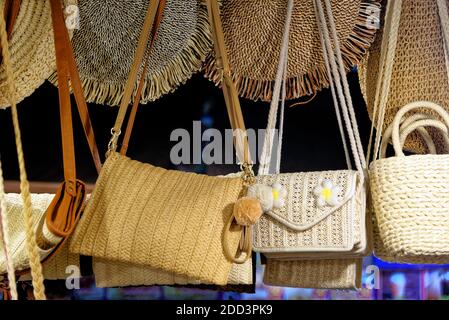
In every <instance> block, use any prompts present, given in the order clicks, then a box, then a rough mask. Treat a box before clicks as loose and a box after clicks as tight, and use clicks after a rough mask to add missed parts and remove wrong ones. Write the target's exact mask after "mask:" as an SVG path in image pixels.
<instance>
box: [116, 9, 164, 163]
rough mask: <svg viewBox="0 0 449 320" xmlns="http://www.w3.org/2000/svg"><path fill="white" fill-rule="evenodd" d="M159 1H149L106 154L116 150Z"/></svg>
mask: <svg viewBox="0 0 449 320" xmlns="http://www.w3.org/2000/svg"><path fill="white" fill-rule="evenodd" d="M160 2H161V1H160V0H154V1H150V4H149V6H148V11H147V14H146V16H145V20H144V23H143V27H142V31H141V34H140V37H139V42H138V45H137V49H136V53H135V55H134V62H133V64H132V65H131V70H130V72H129V75H128V80H127V82H126V86H125V90H124V92H123V98H122V101H121V103H120V109H119V111H118V115H117V118H116V120H115V124H114V127H113V128H112V130H111V131H112V139H111V141H110V142H109V146H108V154H109V153H110V152H113V151H115V150H116V149H117V140H118V137H119V136H120V134H121V129H122V125H123V121H124V119H125V116H126V111H127V109H128V105H129V102H130V101H131V96H132V94H133V91H134V85H135V83H136V79H137V75H138V72H139V69H140V66H141V63H142V60H143V56H144V54H145V50H146V48H147V44H148V38H149V37H150V33H151V30H152V27H153V24H154V21H155V18H156V14H157V10H158V7H159V5H160Z"/></svg>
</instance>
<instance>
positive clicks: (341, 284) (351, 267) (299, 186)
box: [254, 0, 370, 289]
mask: <svg viewBox="0 0 449 320" xmlns="http://www.w3.org/2000/svg"><path fill="white" fill-rule="evenodd" d="M293 5H294V4H293V0H291V1H289V2H288V7H287V19H286V23H285V30H284V39H283V42H282V46H281V55H280V59H279V66H278V72H277V76H276V82H275V86H274V91H273V100H272V102H271V107H270V113H269V121H268V126H267V133H268V134H267V135H266V137H265V141H264V146H263V150H262V157H261V165H260V167H259V172H258V174H259V175H258V176H257V177H256V181H257V182H258V183H260V184H265V185H273V184H274V183H278V184H279V185H280V186H282V187H284V189H285V190H286V197H285V199H284V206H283V207H281V208H277V209H274V210H270V211H269V212H267V213H266V214H265V215H264V216H263V217H262V218H261V219H260V220H259V223H258V224H257V225H256V226H255V231H254V245H255V247H257V246H258V247H259V251H261V252H263V255H264V257H265V258H266V259H265V260H266V263H265V270H264V279H263V281H264V283H265V284H267V285H272V286H286V287H301V288H330V289H355V288H359V287H361V266H362V259H361V258H346V259H345V258H344V256H345V255H349V256H350V255H354V256H357V257H361V256H363V255H364V254H365V253H367V252H369V251H370V249H369V248H370V244H367V243H366V238H367V235H366V234H365V233H366V232H365V224H366V222H365V220H367V219H365V217H364V212H365V196H364V188H363V187H362V185H363V184H362V185H360V186H357V181H360V180H359V179H361V178H363V174H359V173H357V172H356V171H351V170H346V171H344V170H342V171H328V172H322V173H320V172H306V173H293V174H290V173H284V174H280V173H279V171H280V160H281V148H282V136H283V132H282V129H283V119H284V108H285V94H286V90H285V81H286V77H285V70H286V65H287V63H288V57H287V54H286V52H287V48H288V38H289V26H290V21H291V20H290V19H291V12H292V9H293ZM314 5H317V7H316V8H317V9H319V10H321V12H322V13H323V15H324V12H323V9H322V7H321V3H319V2H318V3H314ZM329 7H330V6H329V4H326V8H329ZM327 10H328V12H329V13H330V15H329V16H330V17H332V14H331V11H330V9H327ZM321 18H323V19H324V17H323V16H321ZM323 19H320V20H318V25H320V26H321V25H322V24H323V21H325V20H323ZM329 19H330V18H329ZM320 21H321V22H320ZM330 21H332V20H330ZM326 28H327V27H326ZM322 30H323V31H325V29H322ZM326 30H327V29H326ZM326 35H327V37H328V36H329V35H328V34H327V33H325V32H324V35H323V36H326ZM334 39H335V38H334ZM323 48H324V49H323V50H325V49H326V47H325V44H324V42H323ZM327 48H330V47H329V46H328V47H327ZM326 52H327V51H324V53H325V57H326V61H329V58H330V57H329V56H328V55H327V53H326ZM331 59H333V54H332V58H331ZM332 71H333V72H334V74H333V75H331V74H330V77H329V78H331V79H332V78H333V77H335V76H338V71H337V70H336V69H335V68H333V69H332ZM329 72H331V71H330V70H329ZM282 82H283V88H282V89H283V90H282V99H281V101H282V103H281V110H280V116H279V117H280V125H279V145H278V149H277V154H276V160H277V161H276V163H275V166H274V167H275V168H274V174H272V175H269V173H270V167H272V166H271V165H270V164H271V160H272V153H273V150H272V149H273V136H272V135H271V134H269V133H271V132H273V129H274V128H275V127H276V115H277V113H278V101H279V97H280V94H281V83H282ZM339 89H341V88H339ZM331 90H332V92H333V94H335V93H336V92H335V88H334V83H333V82H331ZM343 98H345V97H343ZM334 99H335V101H338V100H336V96H335V95H334ZM342 101H345V100H342ZM335 106H336V108H337V107H338V105H337V104H335ZM342 109H343V116H345V117H346V118H345V119H346V120H347V122H346V123H348V124H349V125H350V126H353V125H354V124H355V122H353V121H351V120H349V117H350V115H349V114H348V110H347V109H346V108H342ZM349 110H351V108H350V109H349ZM336 113H337V115H338V117H337V120H338V122H339V126H340V129H341V133H342V138H343V144H344V145H345V152H346V158H347V160H348V166H349V167H351V163H350V160H349V151H348V150H347V148H346V144H345V139H344V133H343V127H342V126H343V124H342V122H341V119H340V111H339V109H338V108H337V109H336ZM355 128H356V127H355ZM355 130H356V129H355ZM350 140H352V142H353V143H358V142H356V140H357V138H355V137H353V138H351V139H350ZM357 157H359V158H360V159H363V157H362V156H361V153H360V152H358V151H357V153H356V154H355V158H357ZM359 166H363V164H360V165H359ZM324 178H328V180H329V181H331V180H330V179H329V178H331V179H332V180H334V183H335V182H337V183H338V184H339V185H344V186H347V188H346V190H344V189H342V190H340V191H339V192H340V193H342V194H340V195H339V198H338V200H339V201H340V202H341V203H343V207H341V208H337V207H334V209H332V207H329V208H326V209H327V210H322V209H321V210H320V209H319V208H317V207H316V203H317V198H316V195H315V193H314V189H315V187H316V183H317V182H319V181H322V179H324ZM351 179H352V180H351ZM356 186H357V188H356ZM278 188H279V187H278ZM356 190H359V191H358V192H359V193H358V194H357V193H356ZM345 194H346V195H347V196H346V197H345V196H342V195H345ZM344 198H347V201H348V203H347V204H344V201H342V200H344ZM344 206H346V207H344ZM342 217H344V218H343V219H342ZM345 218H346V219H347V220H345ZM368 226H369V224H368ZM327 232H331V233H327ZM345 232H349V233H352V236H353V238H352V241H351V240H350V243H351V244H349V243H347V245H346V250H347V252H343V250H342V249H343V247H344V245H343V246H342V245H341V246H340V249H339V248H338V247H337V246H334V248H333V250H339V251H340V252H339V253H337V251H336V252H325V251H324V250H322V249H325V248H324V246H323V247H322V248H319V246H317V245H315V246H314V243H313V239H323V238H327V239H337V238H339V237H340V235H341V236H342V237H341V238H340V239H346V240H348V239H351V238H350V236H349V237H348V235H349V234H347V235H346V236H345V235H344V233H345ZM329 234H332V236H329ZM320 235H322V236H323V238H320ZM335 235H336V236H335ZM346 240H343V241H346ZM331 241H332V240H331ZM295 243H296V246H295V245H294V246H291V244H295ZM322 243H323V244H324V245H328V246H329V244H330V246H332V245H333V243H331V242H330V241H328V242H327V243H324V242H322ZM265 245H267V246H266V247H265ZM330 246H329V247H330ZM256 250H257V249H256ZM300 251H302V252H300ZM320 251H321V252H320ZM350 251H352V252H351V253H350ZM348 253H350V254H348Z"/></svg>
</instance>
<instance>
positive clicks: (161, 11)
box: [120, 0, 166, 155]
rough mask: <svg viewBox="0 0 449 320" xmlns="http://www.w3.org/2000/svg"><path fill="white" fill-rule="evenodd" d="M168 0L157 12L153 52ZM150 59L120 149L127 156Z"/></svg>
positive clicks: (161, 3)
mask: <svg viewBox="0 0 449 320" xmlns="http://www.w3.org/2000/svg"><path fill="white" fill-rule="evenodd" d="M165 3H166V0H161V1H160V4H159V6H158V8H157V12H156V20H155V21H154V25H153V29H152V31H151V41H150V45H149V49H150V50H151V49H152V48H153V46H154V43H155V41H156V37H157V31H158V30H159V26H160V24H161V21H162V16H163V14H164V8H165ZM148 59H149V57H148V58H147V59H146V61H145V66H144V67H143V70H142V74H141V76H140V81H139V86H138V87H137V92H136V95H135V97H134V102H133V106H132V108H131V112H130V114H129V118H128V124H127V125H126V131H125V135H124V137H123V141H122V148H121V149H120V153H121V154H123V155H125V154H126V152H127V151H128V145H129V139H130V138H131V133H132V131H133V127H134V120H135V119H136V114H137V109H138V107H139V103H140V98H141V97H142V90H143V85H144V84H145V75H146V74H147V69H148V62H149V60H148Z"/></svg>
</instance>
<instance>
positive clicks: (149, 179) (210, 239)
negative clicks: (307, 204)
mask: <svg viewBox="0 0 449 320" xmlns="http://www.w3.org/2000/svg"><path fill="white" fill-rule="evenodd" d="M242 188H243V181H242V179H241V178H219V177H210V176H205V175H198V174H194V173H186V172H179V171H174V170H166V169H163V168H158V167H154V166H151V165H149V164H144V163H140V162H138V161H134V160H131V159H129V158H127V157H126V156H122V155H120V154H118V153H112V154H111V155H110V156H109V157H108V159H107V160H106V162H105V164H104V166H103V169H102V171H101V174H100V177H99V179H98V181H97V185H96V188H95V190H94V192H93V193H92V196H91V198H90V200H89V202H88V204H87V206H86V209H85V212H84V215H83V217H82V218H81V220H80V222H79V225H78V227H77V229H76V231H75V233H74V237H73V241H72V243H71V251H73V252H75V253H79V254H82V255H87V256H93V257H95V258H102V259H108V260H113V261H121V262H125V263H132V264H136V265H142V266H148V267H152V268H157V269H161V270H163V271H166V272H171V273H175V274H177V275H180V276H183V277H189V278H194V279H198V280H199V281H202V282H203V283H207V284H209V283H211V284H217V285H225V284H226V283H227V280H228V275H229V272H230V270H231V267H232V262H231V261H230V260H228V259H227V258H226V257H225V255H224V253H223V245H222V236H223V233H224V228H225V222H226V221H228V220H229V218H230V217H231V215H232V209H233V204H234V202H235V201H236V200H237V199H238V198H239V195H240V193H241V191H242ZM240 237H241V229H236V230H231V232H230V234H229V237H228V239H229V242H228V245H229V248H231V252H237V246H238V243H239V240H240Z"/></svg>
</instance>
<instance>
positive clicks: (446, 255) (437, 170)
mask: <svg viewBox="0 0 449 320" xmlns="http://www.w3.org/2000/svg"><path fill="white" fill-rule="evenodd" d="M423 108H425V110H429V111H430V110H432V112H433V113H436V114H438V115H439V117H441V118H442V119H443V122H441V121H439V120H436V119H435V118H434V117H432V116H431V115H430V114H428V116H427V118H424V117H422V116H423V115H421V117H419V118H421V119H419V118H418V120H416V118H417V117H416V115H415V116H411V117H415V119H412V120H409V119H407V120H405V121H404V122H403V125H402V127H400V124H401V120H402V118H403V117H404V115H406V114H407V113H409V112H411V111H416V110H418V109H420V110H422V109H423ZM411 117H410V118H411ZM405 122H407V123H406V124H405V125H404V123H405ZM391 127H392V129H391V130H388V132H386V133H387V134H385V136H384V137H383V138H382V139H383V140H382V144H383V148H382V149H383V151H382V154H381V157H380V159H378V160H375V161H373V162H372V164H371V166H370V178H371V195H372V205H373V209H374V213H375V225H374V230H375V232H374V234H375V243H374V245H375V254H376V256H378V257H379V258H381V259H383V260H386V261H394V262H402V263H432V264H443V263H448V262H449V249H448V246H447V244H448V243H449V224H448V222H449V205H448V203H449V201H448V200H449V198H448V196H447V192H446V190H447V188H448V187H449V173H448V172H449V171H448V169H449V155H447V154H426V155H413V156H407V157H406V156H404V153H403V152H402V146H403V144H404V141H406V138H407V136H408V135H409V134H410V133H411V132H413V131H414V130H415V129H417V128H423V127H426V128H428V127H434V128H435V129H437V131H438V132H440V134H441V135H442V137H443V138H442V140H444V141H445V146H446V152H447V151H448V150H449V149H448V148H449V135H448V132H449V130H448V128H449V114H448V113H447V112H446V111H445V110H444V108H442V107H441V106H439V105H437V104H435V103H432V102H427V101H418V102H414V103H410V104H408V105H406V106H404V107H403V108H401V109H400V110H399V112H398V114H397V115H396V116H395V118H394V119H393V123H392V125H391ZM390 134H391V135H392V140H393V147H394V149H395V153H396V156H395V157H391V158H383V157H384V153H385V149H386V144H387V143H388V141H389V139H390V136H389V135H390ZM425 136H426V135H425V134H424V135H423V137H424V139H423V140H424V141H428V140H427V138H425ZM428 149H429V150H430V152H431V153H432V152H434V151H436V148H435V145H434V144H432V143H428Z"/></svg>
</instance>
